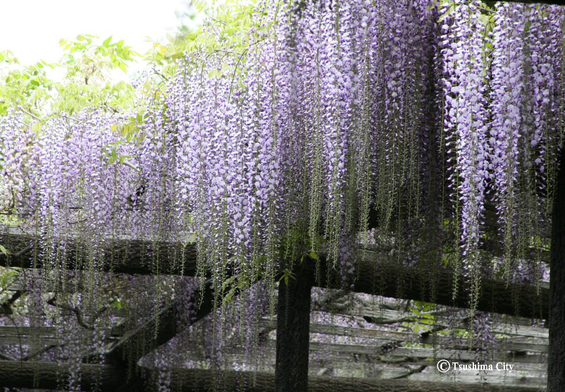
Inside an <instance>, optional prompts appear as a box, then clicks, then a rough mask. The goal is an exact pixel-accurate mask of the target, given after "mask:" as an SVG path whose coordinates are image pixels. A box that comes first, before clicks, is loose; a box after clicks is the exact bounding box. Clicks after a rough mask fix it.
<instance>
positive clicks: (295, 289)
mask: <svg viewBox="0 0 565 392" xmlns="http://www.w3.org/2000/svg"><path fill="white" fill-rule="evenodd" d="M303 265H304V263H303V264H302V265H301V266H300V268H298V271H297V272H296V278H295V277H289V278H288V279H282V280H281V282H280V283H279V295H278V305H277V355H276V367H275V386H276V391H277V392H288V391H293V392H307V391H308V355H309V353H310V348H309V343H310V297H311V292H312V279H311V274H310V273H308V272H307V271H306V270H305V269H304V268H302V267H303Z"/></svg>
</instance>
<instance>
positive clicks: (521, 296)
mask: <svg viewBox="0 0 565 392" xmlns="http://www.w3.org/2000/svg"><path fill="white" fill-rule="evenodd" d="M33 241H34V240H33V237H32V236H31V235H26V234H9V235H6V234H4V235H0V243H4V244H8V246H7V248H8V249H9V250H11V251H12V254H11V255H10V256H5V255H4V254H0V266H8V265H10V266H14V267H21V268H29V267H40V266H41V260H38V259H37V258H34V250H33V246H32V245H33ZM79 245H80V243H79V244H77V245H73V244H68V245H67V246H68V250H69V251H68V252H67V253H68V254H69V256H68V262H67V266H68V268H69V269H76V268H78V269H84V268H85V267H88V264H87V263H85V262H84V261H83V260H82V259H81V258H82V257H84V256H86V255H83V254H82V253H81V250H80V249H81V247H80V246H79ZM82 252H84V251H82ZM358 253H359V256H358V262H357V267H356V268H357V274H356V275H357V277H356V279H355V280H354V282H353V284H352V286H351V290H352V291H354V292H359V293H368V294H377V295H382V296H386V297H394V298H404V299H412V300H416V301H426V302H433V303H436V304H440V305H447V306H455V307H459V308H468V307H469V296H468V294H467V293H466V292H465V290H464V288H465V287H466V286H467V283H466V282H465V279H464V277H463V276H461V275H459V278H458V287H459V288H460V290H459V293H458V296H457V297H456V298H455V299H453V295H452V293H453V287H454V272H453V270H452V269H450V268H448V267H444V266H442V265H441V264H440V262H439V261H438V263H437V265H435V266H434V267H433V268H430V267H429V266H422V267H407V266H404V265H402V263H398V261H396V260H391V259H394V257H391V256H389V254H388V252H386V251H379V250H360V251H359V252H358ZM104 257H105V260H104V262H103V263H102V265H104V268H105V269H106V270H111V271H114V272H119V273H129V274H155V273H157V272H159V273H161V274H181V275H186V276H194V274H195V273H196V246H195V245H194V244H188V245H185V246H183V245H182V244H179V243H170V242H160V243H148V242H144V241H139V240H131V239H121V240H116V241H114V243H113V244H111V245H110V248H109V251H108V252H105V256H104ZM157 259H158V260H159V263H156V261H155V260H157ZM309 262H310V263H311V264H315V263H316V262H315V261H313V260H310V261H309ZM317 268H318V270H319V271H320V272H321V274H320V279H318V280H317V281H315V283H314V285H316V286H319V287H325V288H334V289H341V288H343V287H342V282H341V280H340V279H335V277H328V276H327V272H328V271H333V268H332V267H331V266H328V262H327V260H326V257H324V255H321V256H320V261H319V262H318V266H317ZM515 304H519V306H520V307H519V308H516V306H515ZM477 310H480V311H485V312H492V313H501V314H508V315H513V316H522V317H528V318H541V319H548V318H549V290H548V289H547V288H545V287H539V288H537V287H536V286H535V285H532V284H527V283H523V284H518V283H510V284H507V283H506V282H504V281H500V280H494V279H482V283H481V296H480V299H479V302H478V306H477Z"/></svg>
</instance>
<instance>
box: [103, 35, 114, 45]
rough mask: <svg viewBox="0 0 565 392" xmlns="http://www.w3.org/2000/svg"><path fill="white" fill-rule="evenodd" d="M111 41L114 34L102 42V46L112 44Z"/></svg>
mask: <svg viewBox="0 0 565 392" xmlns="http://www.w3.org/2000/svg"><path fill="white" fill-rule="evenodd" d="M110 41H112V36H109V37H108V38H106V39H105V40H104V42H102V46H108V45H109V44H110Z"/></svg>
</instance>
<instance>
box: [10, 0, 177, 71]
mask: <svg viewBox="0 0 565 392" xmlns="http://www.w3.org/2000/svg"><path fill="white" fill-rule="evenodd" d="M187 10H188V6H187V5H186V0H0V51H4V50H10V51H12V52H13V53H14V55H15V56H16V58H17V59H18V60H19V61H20V63H21V64H23V65H28V64H33V63H35V62H37V61H39V60H45V61H47V62H56V61H58V60H60V58H61V56H62V54H63V49H62V48H61V47H60V46H59V40H60V39H61V38H65V39H67V40H75V38H76V36H77V35H79V34H92V35H98V36H99V37H100V38H107V37H109V36H113V39H112V42H116V41H118V40H121V39H123V40H124V41H125V44H126V45H129V46H132V47H133V48H134V49H135V50H137V51H139V52H145V51H146V50H148V49H149V47H150V43H148V42H145V41H146V39H147V37H150V38H151V39H153V40H154V41H160V42H164V40H165V37H166V34H167V33H174V32H175V31H176V30H177V26H179V25H180V22H179V20H178V18H177V17H176V15H175V11H181V12H183V11H187Z"/></svg>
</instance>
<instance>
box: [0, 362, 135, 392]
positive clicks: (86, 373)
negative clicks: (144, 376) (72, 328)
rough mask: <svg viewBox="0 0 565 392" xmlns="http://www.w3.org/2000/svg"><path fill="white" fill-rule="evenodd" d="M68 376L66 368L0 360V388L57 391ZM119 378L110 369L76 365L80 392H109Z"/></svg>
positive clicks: (110, 367)
mask: <svg viewBox="0 0 565 392" xmlns="http://www.w3.org/2000/svg"><path fill="white" fill-rule="evenodd" d="M75 376H76V375H75ZM69 377H72V375H71V371H70V369H69V368H68V366H65V365H62V364H57V363H54V362H36V361H25V362H24V361H0V385H1V386H3V387H14V388H29V389H54V390H58V389H61V387H63V388H64V387H65V386H66V385H65V382H66V380H68V379H69ZM123 378H124V374H123V372H121V371H120V370H119V369H117V368H115V367H113V366H108V365H92V364H81V365H80V385H81V390H83V391H94V390H97V391H100V390H102V391H113V390H116V388H118V387H119V385H121V383H122V380H123Z"/></svg>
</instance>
